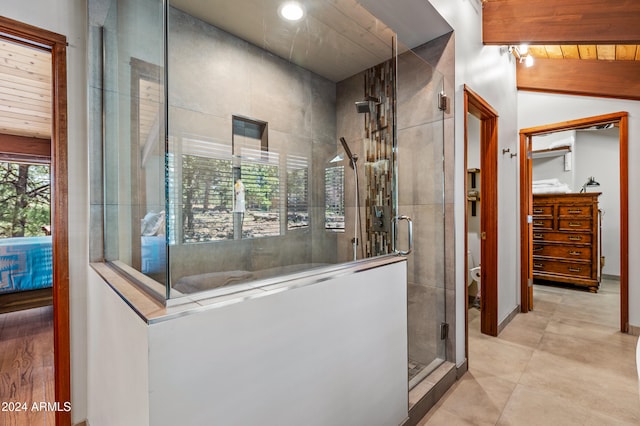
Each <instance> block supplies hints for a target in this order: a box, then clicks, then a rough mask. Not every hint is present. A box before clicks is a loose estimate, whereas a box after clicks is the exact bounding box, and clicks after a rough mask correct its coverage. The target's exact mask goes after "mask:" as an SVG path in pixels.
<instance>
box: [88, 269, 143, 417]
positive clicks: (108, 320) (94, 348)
mask: <svg viewBox="0 0 640 426" xmlns="http://www.w3.org/2000/svg"><path fill="white" fill-rule="evenodd" d="M88 287H89V297H88V301H89V305H88V312H89V317H88V328H89V330H90V333H89V338H88V345H87V346H88V354H87V358H88V370H89V373H88V374H89V376H88V378H87V382H88V386H87V388H88V392H87V396H88V408H87V411H88V418H89V419H90V424H91V425H95V426H99V425H140V426H143V425H149V392H148V390H149V357H148V353H149V341H148V330H147V324H146V322H144V321H143V320H142V319H141V318H140V317H139V316H138V315H137V314H136V313H135V312H134V311H133V310H132V309H131V308H130V307H129V306H128V305H127V304H126V303H125V302H124V301H123V300H122V299H121V298H120V296H118V295H117V294H116V293H115V292H114V291H113V290H112V289H111V288H110V287H109V286H108V285H107V284H106V283H105V282H104V281H103V280H102V278H100V277H99V276H98V274H96V273H95V272H94V271H93V270H90V272H89V282H88Z"/></svg>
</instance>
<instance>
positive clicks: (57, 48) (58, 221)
mask: <svg viewBox="0 0 640 426" xmlns="http://www.w3.org/2000/svg"><path fill="white" fill-rule="evenodd" d="M0 33H2V34H3V35H4V36H6V37H9V38H12V37H17V38H19V40H18V41H19V42H22V43H24V44H29V45H31V46H32V47H35V48H39V49H43V50H47V51H49V52H51V62H52V95H53V96H52V98H53V117H52V122H53V127H52V129H51V132H52V133H51V174H52V175H53V179H52V181H51V198H52V203H51V224H52V226H51V235H52V244H53V246H52V249H53V311H54V313H53V316H54V318H53V323H54V333H53V340H54V366H55V367H54V369H55V371H54V377H55V399H56V402H57V403H58V404H59V406H60V407H62V408H64V407H65V406H66V405H65V403H69V402H71V357H70V329H69V241H68V239H69V237H68V223H67V208H68V207H67V194H68V187H67V53H66V49H67V39H66V37H65V36H63V35H60V34H56V33H54V32H51V31H47V30H43V29H41V28H37V27H34V26H32V25H28V24H25V23H22V22H19V21H15V20H13V19H9V18H5V17H2V16H0ZM56 425H58V426H70V425H71V412H70V411H64V410H58V411H56Z"/></svg>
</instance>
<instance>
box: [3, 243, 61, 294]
mask: <svg viewBox="0 0 640 426" xmlns="http://www.w3.org/2000/svg"><path fill="white" fill-rule="evenodd" d="M52 283H53V259H52V252H51V236H45V237H16V238H2V239H0V295H3V294H8V293H16V292H21V291H28V290H37V289H44V288H50V287H51V286H52Z"/></svg>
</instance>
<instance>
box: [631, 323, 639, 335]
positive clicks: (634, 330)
mask: <svg viewBox="0 0 640 426" xmlns="http://www.w3.org/2000/svg"><path fill="white" fill-rule="evenodd" d="M629 334H631V335H632V336H640V327H636V326H635V325H630V326H629Z"/></svg>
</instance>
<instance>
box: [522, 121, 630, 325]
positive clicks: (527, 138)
mask: <svg viewBox="0 0 640 426" xmlns="http://www.w3.org/2000/svg"><path fill="white" fill-rule="evenodd" d="M606 125H614V126H617V127H618V128H619V133H618V137H619V161H620V166H619V173H620V175H619V184H620V185H619V186H620V228H619V232H620V331H621V332H623V333H627V332H628V331H629V301H628V300H629V276H628V248H629V240H628V151H627V150H628V148H627V147H628V129H627V126H628V114H627V113H626V112H618V113H613V114H606V115H600V116H595V117H588V118H583V119H578V120H573V121H566V122H561V123H555V124H549V125H545V126H540V127H534V128H528V129H522V130H520V152H522V153H527V155H521V156H520V159H521V160H520V185H521V186H520V197H521V198H520V212H521V218H520V223H521V225H520V227H521V235H522V239H521V262H522V273H521V283H520V285H521V310H522V312H523V313H526V312H528V311H529V310H532V309H533V306H534V301H533V266H534V265H533V240H534V235H533V226H534V224H533V219H532V218H533V213H534V212H533V191H532V183H533V177H532V176H533V173H532V169H533V160H532V158H531V157H532V156H531V152H532V142H533V137H534V136H539V135H545V134H550V133H554V132H561V131H567V130H577V129H585V128H591V127H593V126H606ZM585 185H586V184H585ZM598 261H600V260H599V259H598Z"/></svg>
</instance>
